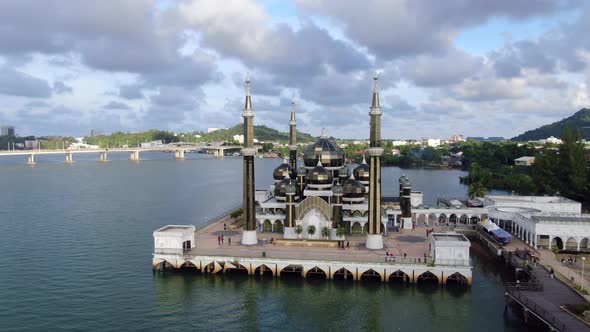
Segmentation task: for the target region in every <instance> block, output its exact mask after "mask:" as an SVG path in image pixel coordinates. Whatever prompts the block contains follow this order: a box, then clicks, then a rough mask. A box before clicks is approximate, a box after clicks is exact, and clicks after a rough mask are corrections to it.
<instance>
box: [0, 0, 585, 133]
mask: <svg viewBox="0 0 590 332" xmlns="http://www.w3.org/2000/svg"><path fill="white" fill-rule="evenodd" d="M46 13H52V15H46ZM588 14H590V7H589V6H588V5H586V4H585V3H584V2H583V1H568V0H535V1H532V0H531V1H529V0H526V1H525V0H496V1H488V0H472V1H461V0H448V1H445V2H440V3H433V2H431V1H427V0H367V1H363V2H359V1H337V0H293V1H283V0H261V1H255V0H227V1H217V0H179V1H173V0H159V1H158V0H121V1H115V0H108V1H100V2H98V1H97V2H91V3H77V2H71V1H65V0H52V1H48V2H46V3H44V5H43V6H39V2H38V1H35V0H22V1H18V2H17V1H12V2H2V3H0V124H2V125H4V124H9V125H14V126H16V128H17V132H18V133H19V134H21V135H52V134H57V135H74V136H81V135H87V134H88V133H89V132H90V130H91V129H97V130H100V131H102V132H113V131H141V130H146V129H152V128H155V129H162V130H171V131H175V132H190V131H202V130H206V129H207V128H208V127H229V126H233V125H235V124H237V123H239V122H240V121H241V120H242V119H241V116H240V115H241V108H242V107H243V100H244V86H243V85H244V78H245V76H246V75H247V74H249V75H250V76H251V78H252V93H253V104H254V108H255V112H256V117H255V123H256V124H264V125H268V126H271V127H274V128H277V129H281V130H287V127H288V119H289V100H290V99H291V98H293V99H294V100H295V102H296V107H297V115H298V127H299V129H300V130H302V131H304V132H309V133H311V134H314V135H319V133H320V132H321V128H322V127H326V128H327V129H328V132H329V133H330V134H331V135H333V136H335V137H342V138H348V137H350V138H366V137H367V136H368V134H369V133H368V122H369V117H368V115H367V113H368V107H369V103H370V98H371V89H372V76H373V73H374V72H375V71H377V72H378V73H379V76H380V89H381V102H382V106H383V112H384V116H383V136H384V137H385V138H420V137H439V138H448V137H449V136H450V135H452V134H463V135H466V136H505V137H512V136H515V135H517V134H520V133H521V132H523V131H525V130H528V129H533V128H536V127H537V126H539V125H543V124H546V123H550V122H553V121H557V120H560V119H561V118H563V117H566V116H569V115H571V114H573V113H574V112H576V111H577V110H579V109H580V108H582V107H589V106H590V105H589V104H590V88H589V87H590V85H589V84H590V82H588V81H589V79H588V77H590V76H589V75H588V74H589V70H588V64H589V62H590V39H588V38H587V37H586V35H587V33H586V31H590V23H587V22H585V21H584V20H583V17H587V15H588Z"/></svg>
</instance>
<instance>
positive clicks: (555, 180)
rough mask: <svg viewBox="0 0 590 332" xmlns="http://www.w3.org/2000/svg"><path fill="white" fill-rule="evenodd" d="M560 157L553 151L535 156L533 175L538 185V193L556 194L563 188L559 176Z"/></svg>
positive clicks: (532, 168)
mask: <svg viewBox="0 0 590 332" xmlns="http://www.w3.org/2000/svg"><path fill="white" fill-rule="evenodd" d="M558 173H559V157H558V156H557V154H556V153H555V152H553V151H546V152H545V153H544V154H539V155H537V156H535V163H534V164H533V166H532V167H531V177H532V178H533V182H534V183H535V185H536V189H537V190H536V193H537V194H538V195H545V194H550V195H552V194H555V193H556V192H558V191H560V190H561V183H560V181H559V177H558Z"/></svg>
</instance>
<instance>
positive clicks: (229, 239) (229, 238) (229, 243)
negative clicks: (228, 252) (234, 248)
mask: <svg viewBox="0 0 590 332" xmlns="http://www.w3.org/2000/svg"><path fill="white" fill-rule="evenodd" d="M227 245H228V246H231V237H228V238H227Z"/></svg>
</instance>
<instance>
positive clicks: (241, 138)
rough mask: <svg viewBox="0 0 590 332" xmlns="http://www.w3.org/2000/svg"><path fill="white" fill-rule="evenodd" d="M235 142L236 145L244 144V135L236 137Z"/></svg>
mask: <svg viewBox="0 0 590 332" xmlns="http://www.w3.org/2000/svg"><path fill="white" fill-rule="evenodd" d="M233 140H234V142H236V143H239V144H244V135H234V137H233Z"/></svg>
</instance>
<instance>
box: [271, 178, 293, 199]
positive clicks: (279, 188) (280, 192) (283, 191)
mask: <svg viewBox="0 0 590 332" xmlns="http://www.w3.org/2000/svg"><path fill="white" fill-rule="evenodd" d="M288 185H293V186H295V181H294V180H293V179H291V178H289V177H287V178H286V179H283V180H282V181H281V182H279V183H277V184H275V197H276V198H277V199H281V198H282V199H285V196H286V195H287V186H288Z"/></svg>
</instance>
